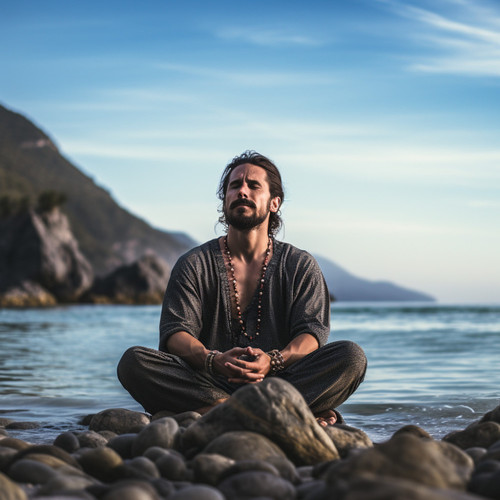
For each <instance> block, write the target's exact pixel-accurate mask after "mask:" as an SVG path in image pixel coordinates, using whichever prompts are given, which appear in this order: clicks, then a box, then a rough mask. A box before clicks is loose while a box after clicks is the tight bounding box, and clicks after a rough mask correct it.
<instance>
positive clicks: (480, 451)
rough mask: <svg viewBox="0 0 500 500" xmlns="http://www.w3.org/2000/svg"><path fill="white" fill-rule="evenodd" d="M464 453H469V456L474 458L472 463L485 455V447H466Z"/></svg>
mask: <svg viewBox="0 0 500 500" xmlns="http://www.w3.org/2000/svg"><path fill="white" fill-rule="evenodd" d="M465 453H467V455H469V457H471V458H472V460H474V463H475V464H477V463H478V462H479V460H481V458H482V457H483V456H484V455H486V448H480V447H479V446H475V447H474V448H467V449H466V450H465Z"/></svg>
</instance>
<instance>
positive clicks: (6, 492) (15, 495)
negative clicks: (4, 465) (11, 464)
mask: <svg viewBox="0 0 500 500" xmlns="http://www.w3.org/2000/svg"><path fill="white" fill-rule="evenodd" d="M0 495H1V496H0V498H1V499H2V500H27V499H28V496H27V495H26V493H25V492H24V490H23V489H22V488H21V487H20V486H18V485H17V484H16V483H15V482H13V481H11V480H10V479H9V478H8V477H7V476H6V475H4V474H2V473H1V472H0Z"/></svg>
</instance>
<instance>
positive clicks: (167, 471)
mask: <svg viewBox="0 0 500 500" xmlns="http://www.w3.org/2000/svg"><path fill="white" fill-rule="evenodd" d="M155 464H156V467H158V471H159V473H160V475H161V476H162V477H164V478H165V479H170V480H172V481H182V480H183V479H185V477H186V462H185V461H184V459H183V457H182V456H181V455H179V454H178V453H167V454H165V455H163V456H162V457H160V458H158V459H157V460H156V461H155Z"/></svg>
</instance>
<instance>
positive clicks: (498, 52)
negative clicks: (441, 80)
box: [385, 0, 500, 77]
mask: <svg viewBox="0 0 500 500" xmlns="http://www.w3.org/2000/svg"><path fill="white" fill-rule="evenodd" d="M385 3H386V4H387V5H389V6H391V7H392V9H393V10H394V11H396V12H397V13H398V14H399V15H401V16H404V17H405V18H409V19H411V20H413V21H415V22H416V23H418V24H419V25H420V27H421V28H422V27H424V28H427V29H426V30H425V31H422V30H421V29H420V30H416V31H417V33H419V34H418V35H414V36H417V37H419V38H420V41H421V42H424V43H425V44H426V45H428V46H429V47H431V50H432V51H433V52H434V55H431V56H429V57H425V58H421V60H420V61H418V62H413V63H411V64H410V65H409V68H410V69H411V70H413V71H419V72H427V73H442V74H461V75H468V76H494V77H498V76H500V31H499V26H500V9H497V10H492V9H487V8H485V7H484V6H482V4H481V2H480V1H479V0H475V1H474V2H471V1H470V0H461V1H460V2H453V3H452V4H451V8H449V9H448V10H447V11H446V12H437V9H438V8H439V7H441V8H442V7H443V5H442V4H441V5H439V4H436V7H435V10H428V9H423V8H421V7H415V6H412V5H407V4H402V3H400V2H398V1H391V0H389V1H387V2H385ZM445 5H446V4H445Z"/></svg>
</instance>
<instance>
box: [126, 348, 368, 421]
mask: <svg viewBox="0 0 500 500" xmlns="http://www.w3.org/2000/svg"><path fill="white" fill-rule="evenodd" d="M366 364H367V363H366V357H365V354H364V352H363V350H362V349H361V348H360V347H359V346H358V345H357V344H355V343H353V342H350V341H338V342H331V343H330V344H326V345H325V346H323V347H320V348H319V349H317V350H315V351H313V352H311V353H310V354H308V355H307V356H304V357H303V358H302V359H300V360H299V361H297V362H295V363H293V364H292V365H290V366H288V367H287V368H285V369H284V370H282V371H280V372H278V374H277V375H276V376H277V377H280V378H282V379H284V380H286V381H287V382H290V383H291V384H292V385H293V386H295V388H296V389H297V390H298V391H299V392H300V393H301V394H302V396H303V397H304V399H305V401H306V403H307V404H308V405H309V407H310V408H311V410H312V412H313V413H315V414H318V413H321V412H322V411H325V410H333V409H335V408H336V407H337V406H339V405H341V404H342V403H343V402H344V401H345V400H346V399H347V398H348V397H349V396H350V395H351V394H352V393H353V392H354V391H355V390H356V389H357V388H358V386H359V384H360V383H361V382H362V381H363V379H364V376H365V371H366ZM117 371H118V378H119V380H120V382H121V383H122V385H123V387H124V388H125V389H126V390H127V391H128V392H129V393H130V395H131V396H132V397H133V398H134V399H135V400H136V401H137V402H139V403H140V404H141V405H142V406H143V407H144V409H145V410H146V411H147V412H149V413H151V414H154V413H157V412H159V411H162V410H169V411H171V412H173V413H181V412H184V411H189V410H197V409H199V408H203V407H207V406H211V405H213V404H215V403H216V402H217V401H220V400H221V399H226V398H228V397H229V396H230V395H231V394H232V393H233V392H234V391H236V390H237V389H239V388H240V387H241V386H242V384H233V383H229V382H228V381H227V379H226V378H225V377H223V376H221V375H215V376H212V375H210V374H209V373H207V372H206V371H200V370H195V369H193V368H191V366H189V365H188V364H187V363H186V362H185V361H184V360H182V359H181V358H179V357H178V356H175V355H173V354H169V353H166V352H162V351H157V350H155V349H150V348H147V347H139V346H136V347H131V348H130V349H128V350H127V351H126V352H125V353H124V355H123V356H122V358H121V360H120V362H119V364H118V370H117Z"/></svg>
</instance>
